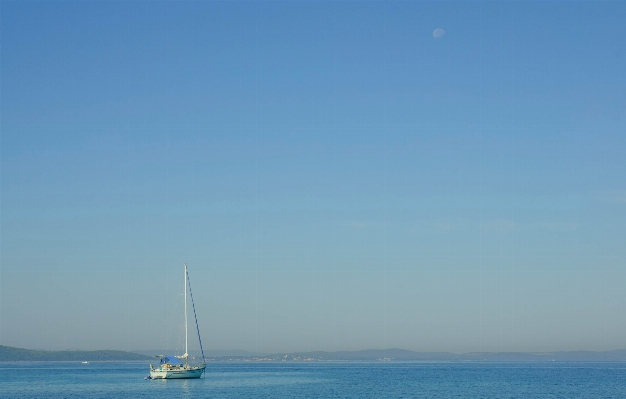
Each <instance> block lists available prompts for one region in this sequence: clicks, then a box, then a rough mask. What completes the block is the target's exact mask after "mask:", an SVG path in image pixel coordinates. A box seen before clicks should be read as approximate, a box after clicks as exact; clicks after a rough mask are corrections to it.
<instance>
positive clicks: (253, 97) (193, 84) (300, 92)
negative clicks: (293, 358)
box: [0, 1, 626, 352]
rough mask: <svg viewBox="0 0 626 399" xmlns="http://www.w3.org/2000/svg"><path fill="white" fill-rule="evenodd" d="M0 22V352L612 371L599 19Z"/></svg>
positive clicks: (359, 13)
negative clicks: (194, 328) (185, 334)
mask: <svg viewBox="0 0 626 399" xmlns="http://www.w3.org/2000/svg"><path fill="white" fill-rule="evenodd" d="M0 7H1V8H0V22H1V53H0V56H1V58H0V63H1V70H0V79H1V80H0V84H1V86H0V90H1V91H0V96H1V104H0V106H1V108H0V110H1V122H0V123H1V142H0V143H1V183H0V186H1V198H0V199H1V214H0V216H1V241H0V242H1V247H0V251H1V255H0V256H1V268H0V300H1V302H0V344H3V345H11V346H19V347H27V348H41V349H67V348H81V349H131V350H132V349H153V348H162V347H163V346H164V341H165V338H164V337H165V336H166V334H165V331H166V329H167V328H166V326H167V325H168V323H169V322H174V321H176V322H177V321H178V320H179V315H180V313H179V311H178V309H180V307H179V305H180V303H181V296H180V292H181V290H182V265H183V263H184V262H186V263H188V265H189V273H190V276H191V282H192V287H193V289H194V295H195V300H196V306H197V311H198V317H199V319H200V328H201V331H202V333H203V340H204V345H205V349H213V350H224V349H235V348H236V349H245V350H250V351H268V352H273V351H304V350H331V351H332V350H352V349H372V348H388V347H401V348H405V349H411V350H418V351H454V352H464V351H480V350H482V351H546V350H579V349H582V350H605V349H617V348H626V135H625V132H626V73H625V71H626V2H488V3H483V2H241V3H240V2H199V1H197V2H123V1H111V2H92V1H89V2H71V1H59V2H57V1H45V2H17V1H16V2H6V1H4V2H2V3H1V5H0ZM436 29H443V30H444V31H445V34H444V35H443V36H441V35H440V34H435V35H434V32H435V30H436ZM435 36H439V37H435ZM168 334H169V333H168Z"/></svg>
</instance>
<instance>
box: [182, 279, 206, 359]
mask: <svg viewBox="0 0 626 399" xmlns="http://www.w3.org/2000/svg"><path fill="white" fill-rule="evenodd" d="M186 273H187V284H188V285H189V296H190V297H191V307H192V308H193V318H194V319H195V320H196V331H198V341H199V342H200V352H202V362H204V363H206V360H205V358H204V349H202V338H200V327H198V317H197V316H196V305H195V304H194V303H193V293H192V292H191V282H190V281H189V272H186Z"/></svg>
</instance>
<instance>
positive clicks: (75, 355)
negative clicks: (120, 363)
mask: <svg viewBox="0 0 626 399" xmlns="http://www.w3.org/2000/svg"><path fill="white" fill-rule="evenodd" d="M151 359H153V358H152V357H150V356H145V355H140V354H138V353H132V352H123V351H110V350H101V351H81V350H67V351H42V350H32V349H23V348H14V347H12V346H4V345H0V362H15V361H51V362H62V361H93V362H95V361H112V360H151Z"/></svg>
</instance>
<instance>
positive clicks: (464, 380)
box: [0, 362, 626, 399]
mask: <svg viewBox="0 0 626 399" xmlns="http://www.w3.org/2000/svg"><path fill="white" fill-rule="evenodd" d="M146 375H148V365H147V363H108V362H103V363H90V364H87V365H83V364H80V363H43V362H32V363H0V397H2V398H112V397H124V398H276V399H282V398H285V399H287V398H620V399H621V398H626V363H549V364H546V363H478V364H476V363H470V364H465V363H461V364H460V363H305V364H302V363H297V364H294V363H210V364H209V365H208V366H207V373H206V377H205V378H203V379H200V380H152V381H150V380H144V379H143V378H144V377H145V376H146Z"/></svg>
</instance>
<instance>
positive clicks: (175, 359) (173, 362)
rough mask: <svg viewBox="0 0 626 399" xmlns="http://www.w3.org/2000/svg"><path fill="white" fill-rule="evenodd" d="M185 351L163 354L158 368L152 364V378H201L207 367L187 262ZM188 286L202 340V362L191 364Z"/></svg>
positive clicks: (200, 340)
mask: <svg viewBox="0 0 626 399" xmlns="http://www.w3.org/2000/svg"><path fill="white" fill-rule="evenodd" d="M184 278H185V280H184V284H185V353H184V354H183V355H181V356H163V357H162V358H161V363H160V365H159V367H158V368H154V367H152V365H150V378H151V379H164V378H200V377H202V374H203V373H204V370H205V369H206V360H205V358H204V350H203V349H202V339H200V328H199V327H198V318H197V317H196V306H195V305H194V303H193V294H192V293H191V284H190V283H189V274H188V273H187V264H185V276H184ZM187 287H189V294H190V295H191V306H192V307H193V316H194V318H195V320H196V331H197V332H198V341H199V342H200V351H201V352H202V363H200V364H196V365H190V364H189V353H188V343H189V334H188V328H187V327H188V326H187Z"/></svg>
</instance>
